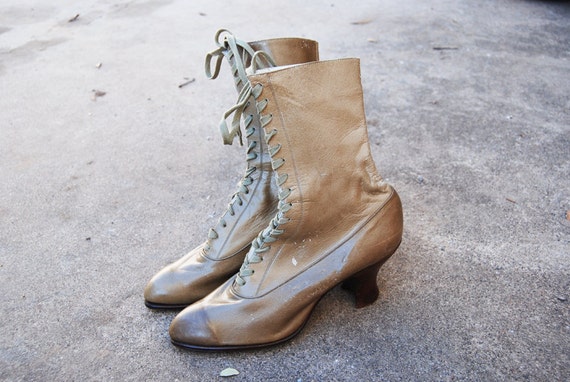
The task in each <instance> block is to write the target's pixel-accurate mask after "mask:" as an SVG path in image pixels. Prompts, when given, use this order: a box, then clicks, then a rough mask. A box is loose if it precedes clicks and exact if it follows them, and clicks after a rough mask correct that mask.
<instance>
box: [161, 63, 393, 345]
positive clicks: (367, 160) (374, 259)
mask: <svg viewBox="0 0 570 382" xmlns="http://www.w3.org/2000/svg"><path fill="white" fill-rule="evenodd" d="M249 80H250V82H251V86H252V90H251V92H252V93H253V94H254V96H255V98H256V106H257V109H258V110H259V113H260V122H261V125H262V126H263V128H264V130H265V133H266V138H265V139H266V141H267V145H268V146H267V148H268V151H269V153H270V155H271V163H272V166H273V169H274V170H275V172H276V174H275V181H276V183H277V185H278V189H279V204H278V212H277V213H276V214H275V216H274V217H273V219H272V220H271V222H270V223H269V225H268V226H267V227H266V228H265V229H264V230H263V231H261V232H260V233H259V235H258V236H257V237H256V239H255V240H254V241H253V242H252V246H251V248H250V250H249V252H248V254H247V255H246V258H245V260H244V263H243V265H242V267H241V269H240V271H239V272H238V273H237V274H236V275H235V276H234V277H232V278H231V279H229V280H228V281H227V282H225V283H224V284H223V285H221V286H220V287H219V288H217V289H216V290H214V291H213V292H212V293H210V294H209V295H208V296H206V297H205V298H204V299H202V300H200V301H198V302H197V303H195V304H193V305H191V306H189V307H187V308H186V309H185V310H183V311H182V312H181V313H179V314H178V316H177V317H176V318H175V319H174V321H173V322H172V324H171V326H170V336H171V339H172V342H173V343H174V344H175V345H178V346H182V347H186V348H190V349H196V350H229V349H241V348H255V347H262V346H267V345H272V344H276V343H279V342H282V341H285V340H287V339H289V338H291V337H293V336H294V335H295V334H297V333H298V332H299V331H300V330H301V329H302V327H303V326H304V324H305V323H306V322H307V320H308V319H309V315H310V313H311V311H312V310H313V308H314V307H315V305H316V304H317V302H318V301H319V300H320V298H321V297H322V296H323V295H324V294H325V293H327V291H329V290H331V289H332V288H334V287H335V286H336V285H338V284H340V283H344V286H345V287H346V288H347V289H349V290H351V291H352V292H354V293H355V296H356V306H357V307H363V306H366V305H368V304H370V303H372V302H374V301H375V300H376V299H377V297H378V287H377V284H376V277H377V273H378V270H379V268H380V266H381V265H382V264H384V262H385V261H386V260H387V259H388V258H389V257H390V256H391V255H392V254H393V253H394V252H395V251H396V249H397V248H398V246H399V244H400V240H401V237H402V229H403V218H402V207H401V203H400V199H399V197H398V194H397V193H396V191H395V190H394V189H393V188H392V187H391V186H390V185H388V184H387V183H386V182H385V181H383V180H382V178H381V177H380V175H379V174H378V172H377V170H376V166H375V164H374V161H373V159H372V156H371V153H370V147H369V143H368V133H367V128H366V122H365V117H364V106H363V96H362V86H361V83H360V62H359V60H358V59H342V60H334V61H321V62H313V63H308V64H302V65H294V66H290V67H285V68H272V69H265V70H262V71H260V72H259V73H258V74H255V75H251V76H250V77H249Z"/></svg>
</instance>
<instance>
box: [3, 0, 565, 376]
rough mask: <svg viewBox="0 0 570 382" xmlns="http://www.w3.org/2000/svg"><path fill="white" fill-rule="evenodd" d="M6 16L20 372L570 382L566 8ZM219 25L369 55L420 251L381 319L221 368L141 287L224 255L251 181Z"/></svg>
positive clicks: (7, 147) (386, 142) (331, 5)
mask: <svg viewBox="0 0 570 382" xmlns="http://www.w3.org/2000/svg"><path fill="white" fill-rule="evenodd" d="M0 9H1V10H0V221H1V227H0V314H1V316H0V320H1V333H2V334H1V336H0V379H2V380H6V381H18V380H25V381H53V380H61V381H71V380H76V381H82V380H97V381H108V380H137V381H139V380H149V381H151V380H153V381H154V380H156V381H175V380H179V381H213V380H219V379H220V377H218V374H219V372H220V371H221V370H222V369H224V368H226V367H233V368H235V369H237V370H239V371H240V375H239V376H237V377H233V380H236V381H242V380H243V381H246V380H247V381H250V380H251V381H264V380H283V381H313V380H314V381H332V380H338V381H346V380H350V381H365V380H370V381H458V380H459V381H515V380H516V381H526V380H528V381H565V380H569V379H570V315H569V301H568V300H569V299H570V270H569V255H570V245H569V244H570V221H569V220H568V218H567V217H566V214H567V211H568V210H570V182H569V177H570V161H569V159H570V127H569V125H570V117H569V112H570V96H569V95H570V61H569V59H570V6H569V5H567V4H566V3H564V2H549V1H515V0H502V1H490V0H489V1H466V0H458V1H446V0H433V1H419V0H399V1H387V0H385V1H358V2H352V1H351V2H348V1H337V0H329V1H315V2H313V1H311V2H309V1H288V2H284V1H283V2H277V1H273V2H272V1H266V2H261V1H240V2H238V1H219V2H214V1H192V2H189V1H183V0H174V1H126V0H87V1H82V2H77V1H71V0H61V1H54V2H45V1H39V0H26V1H15V0H12V1H9V0H4V1H1V5H0ZM76 14H79V17H78V18H77V19H76V20H75V21H73V22H68V20H69V19H71V18H72V17H74V16H75V15H76ZM354 22H359V23H357V24H353V23H354ZM220 27H226V28H229V29H230V30H232V31H233V32H234V33H236V34H237V35H238V36H239V37H241V38H243V39H246V40H254V39H262V38H269V37H280V36H304V37H308V38H313V39H317V40H318V41H319V42H320V46H321V56H322V59H332V58H337V57H349V56H356V57H360V58H361V60H362V82H363V85H364V90H365V101H366V112H367V117H368V120H369V133H370V139H371V144H372V149H373V154H374V157H375V159H376V161H377V163H378V167H379V168H380V170H381V172H382V174H383V175H384V176H385V177H386V178H387V179H389V181H390V182H391V183H392V184H394V186H395V187H396V188H397V190H398V191H399V192H400V194H401V196H402V199H403V203H404V207H405V236H404V241H403V243H402V246H401V247H400V249H399V251H398V252H397V254H396V255H395V256H394V257H393V259H392V260H391V261H390V262H389V263H388V264H387V265H386V266H385V267H384V268H383V270H382V271H381V273H380V276H379V280H378V282H379V284H380V286H381V296H380V299H379V300H378V301H377V302H376V303H375V304H374V305H373V306H371V307H368V308H366V309H361V310H355V309H354V308H353V305H352V300H351V297H350V296H349V295H348V294H346V293H345V292H344V291H342V290H341V289H335V290H333V291H331V292H330V293H329V294H328V295H327V296H326V297H325V298H324V299H323V300H322V301H321V302H320V304H319V305H318V307H317V308H316V310H315V312H314V314H313V317H312V319H311V320H310V322H309V323H308V325H307V326H306V328H305V329H304V331H303V332H302V333H301V334H300V335H299V336H298V337H296V338H295V339H293V340H292V341H290V342H288V343H286V344H284V345H281V346H277V347H272V348H267V349H263V350H259V351H248V352H233V353H217V354H216V353H196V352H189V351H183V350H180V349H177V348H175V347H174V346H172V345H171V344H170V342H169V338H168V334H167V329H168V325H169V323H170V321H171V319H172V318H173V317H174V314H175V313H172V312H166V313H165V312H154V311H149V310H148V309H146V308H145V307H144V305H143V298H142V291H143V287H144V285H145V284H146V282H147V281H148V279H149V278H150V277H151V276H152V275H153V274H154V273H155V272H156V271H158V270H159V269H160V268H161V267H162V266H163V265H165V264H167V263H169V262H170V261H173V260H175V259H177V258H178V257H179V256H181V255H182V254H184V253H185V252H186V251H187V250H189V249H191V248H192V247H193V246H195V245H197V244H199V243H200V242H202V241H203V240H204V238H205V234H206V232H207V229H208V228H209V227H210V226H211V225H212V224H213V223H214V222H215V221H216V219H217V216H218V215H219V214H220V213H221V212H222V211H223V210H224V208H225V205H226V203H227V201H228V196H229V195H230V194H231V193H232V192H233V190H234V187H235V184H236V183H237V181H238V180H239V177H240V176H241V173H242V170H243V167H244V163H243V161H242V159H243V157H244V156H243V155H244V154H243V149H242V148H240V147H239V146H231V147H223V146H222V144H221V137H220V136H219V134H218V127H217V126H218V121H219V118H220V115H221V113H222V112H223V111H224V110H225V109H226V108H227V107H229V106H231V105H232V103H233V102H234V101H235V94H234V91H233V89H232V85H231V81H230V77H229V74H228V68H227V67H225V68H224V69H225V71H224V74H223V75H222V76H221V78H220V79H218V80H216V81H209V80H207V79H205V76H204V74H203V56H204V54H205V53H206V52H207V51H209V50H211V49H213V48H215V46H214V44H213V34H214V32H215V31H216V30H217V29H218V28H220ZM99 63H101V66H100V67H99V68H97V66H98V64H99ZM191 78H195V79H196V80H195V82H193V83H191V84H189V85H187V86H185V87H183V88H178V84H180V83H182V82H184V81H186V79H191ZM93 90H98V91H100V92H105V95H104V96H100V97H95V98H94V92H93ZM331 138H333V139H334V137H331ZM228 319H231V318H230V317H228Z"/></svg>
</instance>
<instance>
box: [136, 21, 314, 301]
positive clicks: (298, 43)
mask: <svg viewBox="0 0 570 382" xmlns="http://www.w3.org/2000/svg"><path fill="white" fill-rule="evenodd" d="M215 40H216V44H217V45H218V48H217V49H216V50H214V51H212V52H210V53H208V55H207V56H206V75H207V76H208V77H209V78H212V79H213V78H216V77H217V76H218V73H219V70H220V67H221V64H222V61H223V59H224V58H226V59H227V61H228V62H229V63H230V65H231V68H232V73H233V76H234V79H235V85H236V89H237V90H238V92H239V97H238V102H237V103H236V105H235V106H233V107H232V108H230V109H229V110H228V112H226V113H225V114H224V117H223V119H222V122H221V124H220V130H221V133H222V137H223V140H224V143H225V144H231V143H232V142H233V140H234V137H235V136H238V137H239V140H240V143H241V142H242V132H241V128H240V120H241V119H242V117H243V126H244V130H245V137H246V145H247V153H246V163H247V168H246V170H245V174H244V176H243V178H242V179H241V181H240V182H239V184H238V186H237V190H236V191H235V193H234V194H233V195H232V196H231V200H230V203H229V205H228V207H227V210H226V212H225V213H224V214H223V215H222V216H221V217H220V219H219V221H218V223H217V224H216V226H215V227H213V228H211V229H210V230H209V232H208V236H207V240H206V242H204V243H203V244H202V245H200V246H198V247H197V248H195V249H193V250H192V251H190V253H188V254H187V255H186V256H184V257H182V258H181V259H179V260H178V261H176V262H174V263H172V264H170V265H168V266H166V267H165V268H163V269H162V270H161V271H160V272H159V273H157V274H156V275H155V276H154V277H153V278H152V279H151V280H150V282H149V283H148V285H147V286H146V288H145V291H144V297H145V304H146V306H147V307H149V308H183V307H186V306H187V305H189V304H191V303H193V302H195V301H197V300H199V299H200V298H202V297H204V296H205V295H207V294H208V293H209V292H211V291H212V290H214V289H215V288H216V287H218V286H219V285H220V284H222V283H223V282H224V281H226V280H227V279H228V278H229V277H231V276H232V275H233V274H235V273H236V272H237V271H238V270H239V268H240V265H241V264H242V262H243V260H244V257H245V255H246V253H247V251H248V249H249V246H250V244H251V241H252V240H253V238H255V236H256V235H257V233H258V232H259V231H260V230H261V229H263V227H265V226H266V225H267V223H268V221H270V220H271V218H272V217H273V215H274V214H275V212H276V209H277V202H278V199H277V191H276V187H275V185H274V184H273V182H272V174H273V170H272V168H271V159H270V158H269V155H268V154H267V150H266V149H265V141H264V139H263V137H264V135H263V129H262V128H261V125H260V121H259V115H258V112H257V110H256V107H255V102H254V100H253V98H251V86H250V84H249V81H248V78H247V72H248V71H250V67H251V66H254V67H255V66H274V65H275V64H279V65H289V64H297V63H303V62H309V61H314V60H318V47H317V43H316V42H315V41H312V40H307V39H300V38H281V39H271V40H263V41H256V42H251V43H246V42H244V41H241V40H238V39H236V38H235V36H234V35H232V34H231V33H230V32H228V31H226V30H220V31H218V33H217V34H216V37H215ZM212 62H215V66H214V69H213V70H212V68H211V67H212ZM232 114H233V121H232V124H231V128H228V127H227V124H226V119H227V118H228V117H229V116H231V115H232Z"/></svg>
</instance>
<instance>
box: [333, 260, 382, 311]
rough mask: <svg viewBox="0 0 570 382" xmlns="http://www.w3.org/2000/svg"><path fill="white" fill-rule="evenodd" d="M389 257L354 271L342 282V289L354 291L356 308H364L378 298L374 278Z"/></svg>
mask: <svg viewBox="0 0 570 382" xmlns="http://www.w3.org/2000/svg"><path fill="white" fill-rule="evenodd" d="M389 258H390V256H388V257H387V258H385V259H383V260H382V261H379V262H377V263H376V264H373V265H371V266H369V267H368V268H365V269H363V270H361V271H360V272H358V273H355V274H354V275H352V276H351V277H349V278H348V279H346V280H345V281H344V282H343V283H342V287H343V289H346V290H348V291H351V292H352V293H354V296H355V299H356V301H355V305H356V308H357V309H360V308H364V307H365V306H368V305H370V304H372V303H373V302H374V301H376V300H377V299H378V295H379V294H380V291H379V290H378V284H377V282H376V278H377V276H378V271H379V270H380V267H381V266H382V265H384V263H385V262H386V261H387V260H388V259H389Z"/></svg>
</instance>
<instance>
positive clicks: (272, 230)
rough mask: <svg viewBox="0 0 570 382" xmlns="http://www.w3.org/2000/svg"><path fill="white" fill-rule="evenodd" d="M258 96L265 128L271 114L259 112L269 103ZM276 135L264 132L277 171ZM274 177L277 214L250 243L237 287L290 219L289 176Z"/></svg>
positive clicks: (258, 106) (257, 104)
mask: <svg viewBox="0 0 570 382" xmlns="http://www.w3.org/2000/svg"><path fill="white" fill-rule="evenodd" d="M256 87H257V88H258V89H261V85H259V84H257V85H255V86H254V87H253V88H256ZM260 95H261V92H259V94H256V95H255V97H254V98H255V103H256V107H257V110H258V112H259V113H260V121H261V124H262V126H265V125H267V124H269V123H270V122H271V120H272V118H273V116H272V115H271V114H265V115H262V114H261V112H262V111H263V110H264V109H265V108H266V107H267V105H268V103H269V101H268V100H267V99H263V100H261V101H258V100H257V99H258V98H259V96H260ZM277 133H278V131H277V129H272V130H271V131H269V132H267V131H265V141H266V142H267V144H268V151H269V156H270V157H271V166H272V167H273V169H274V170H277V169H278V168H280V167H281V166H283V164H284V163H285V159H284V158H275V156H276V155H277V154H278V153H279V152H280V150H281V148H282V146H281V144H280V143H277V144H276V145H274V146H269V141H270V140H271V138H272V137H274V136H275V135H276V134H277ZM275 177H276V182H277V185H278V187H279V192H278V198H279V203H278V205H277V213H276V214H275V216H274V217H273V219H271V221H270V222H269V226H268V227H267V228H265V229H264V230H262V231H261V232H260V233H259V234H258V235H257V237H256V238H255V239H254V240H253V242H252V243H251V249H250V250H249V252H248V253H247V255H246V257H245V259H244V262H243V264H242V266H241V268H240V270H239V272H238V274H237V275H236V279H235V282H236V284H237V285H240V286H243V285H245V284H246V282H247V280H246V278H247V277H250V276H251V275H253V273H254V270H253V269H252V267H251V265H252V264H255V263H259V262H261V261H263V256H262V254H263V253H265V252H267V251H268V250H269V249H270V248H271V243H274V242H275V241H277V239H278V236H279V235H282V234H283V233H284V232H285V230H284V229H283V228H281V226H282V225H283V224H286V223H288V222H289V221H290V219H289V218H288V217H286V216H285V214H286V213H287V212H288V211H290V210H291V208H293V204H292V203H290V202H287V198H288V197H289V196H290V195H291V193H292V190H291V189H290V188H282V186H283V185H284V183H285V182H286V181H287V179H288V177H289V176H288V175H287V174H286V173H282V174H278V173H277V172H276V173H275Z"/></svg>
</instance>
